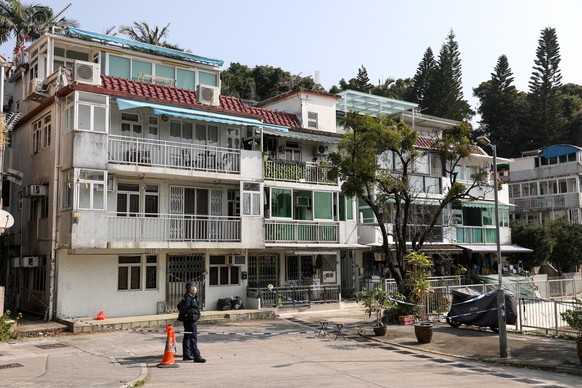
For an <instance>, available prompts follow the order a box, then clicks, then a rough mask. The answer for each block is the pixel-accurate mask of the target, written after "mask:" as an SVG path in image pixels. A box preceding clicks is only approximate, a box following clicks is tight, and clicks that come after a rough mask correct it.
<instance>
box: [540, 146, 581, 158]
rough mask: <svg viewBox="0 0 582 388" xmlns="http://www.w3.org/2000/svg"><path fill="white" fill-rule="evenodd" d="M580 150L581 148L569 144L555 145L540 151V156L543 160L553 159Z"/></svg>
mask: <svg viewBox="0 0 582 388" xmlns="http://www.w3.org/2000/svg"><path fill="white" fill-rule="evenodd" d="M581 150H582V148H580V147H576V146H573V145H569V144H556V145H552V146H549V147H546V148H544V149H543V150H541V151H540V155H542V156H543V157H545V158H553V157H557V156H563V155H568V154H573V153H575V152H578V151H581Z"/></svg>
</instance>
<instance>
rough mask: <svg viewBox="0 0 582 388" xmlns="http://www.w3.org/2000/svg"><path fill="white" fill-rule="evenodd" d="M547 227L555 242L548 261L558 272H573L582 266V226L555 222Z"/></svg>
mask: <svg viewBox="0 0 582 388" xmlns="http://www.w3.org/2000/svg"><path fill="white" fill-rule="evenodd" d="M548 226H549V231H550V234H551V237H552V238H553V239H554V241H555V245H554V247H553V249H552V253H551V254H550V258H549V260H550V261H551V262H552V263H553V264H554V265H555V266H556V267H557V269H558V270H559V271H560V272H570V271H573V270H574V269H575V266H577V265H579V264H582V224H574V223H569V222H565V221H556V222H552V223H551V224H549V225H548Z"/></svg>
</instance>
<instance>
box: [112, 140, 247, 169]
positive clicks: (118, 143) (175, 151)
mask: <svg viewBox="0 0 582 388" xmlns="http://www.w3.org/2000/svg"><path fill="white" fill-rule="evenodd" d="M108 153H109V154H108V163H110V164H120V165H132V166H148V167H164V168H174V169H180V170H190V171H206V172H220V173H226V174H239V173H240V150H238V149H232V148H224V147H210V146H203V145H196V144H184V143H178V142H171V141H160V140H151V139H142V138H132V137H127V136H118V135H110V136H109V144H108Z"/></svg>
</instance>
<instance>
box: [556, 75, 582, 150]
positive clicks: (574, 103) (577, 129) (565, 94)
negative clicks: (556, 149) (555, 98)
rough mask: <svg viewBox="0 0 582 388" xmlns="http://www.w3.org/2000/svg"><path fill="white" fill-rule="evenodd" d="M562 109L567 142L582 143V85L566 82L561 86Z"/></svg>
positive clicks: (578, 144) (579, 144)
mask: <svg viewBox="0 0 582 388" xmlns="http://www.w3.org/2000/svg"><path fill="white" fill-rule="evenodd" d="M560 93H561V94H562V109H563V113H564V119H565V120H566V128H565V133H566V139H567V140H566V141H565V142H567V143H570V144H573V145H577V146H581V145H582V86H580V85H576V84H565V85H562V86H561V87H560Z"/></svg>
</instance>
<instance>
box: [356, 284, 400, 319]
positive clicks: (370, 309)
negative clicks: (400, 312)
mask: <svg viewBox="0 0 582 388" xmlns="http://www.w3.org/2000/svg"><path fill="white" fill-rule="evenodd" d="M355 296H356V302H358V303H361V304H362V305H363V306H364V307H365V308H366V310H365V311H366V314H368V316H369V317H371V316H372V314H374V315H375V317H376V326H383V325H384V324H383V323H382V312H383V311H384V310H385V309H387V308H390V307H394V306H395V305H396V303H395V302H394V301H393V300H391V299H390V298H389V297H388V293H387V292H386V291H384V288H383V287H382V286H381V285H378V286H377V287H375V288H373V289H371V290H363V291H360V292H356V293H355Z"/></svg>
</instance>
